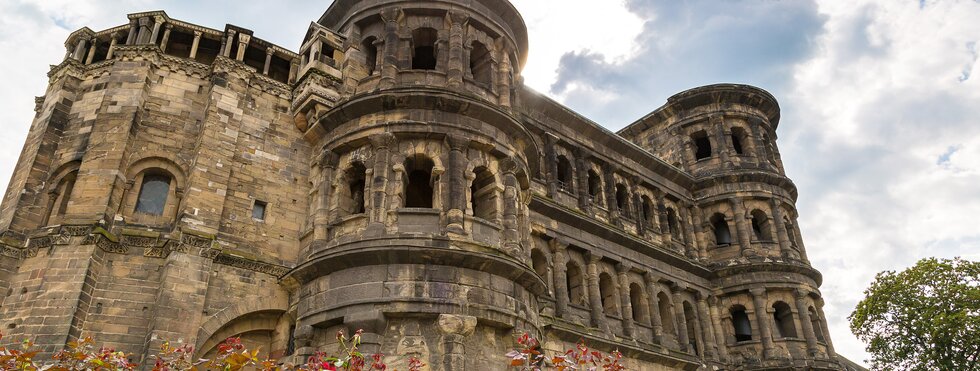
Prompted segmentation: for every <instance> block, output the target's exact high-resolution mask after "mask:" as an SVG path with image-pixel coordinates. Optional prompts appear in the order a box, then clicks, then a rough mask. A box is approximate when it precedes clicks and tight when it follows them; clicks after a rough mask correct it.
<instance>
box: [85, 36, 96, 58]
mask: <svg viewBox="0 0 980 371" xmlns="http://www.w3.org/2000/svg"><path fill="white" fill-rule="evenodd" d="M98 43H99V39H96V38H94V37H93V38H92V40H89V46H88V54H86V55H87V57H85V64H92V61H94V60H95V47H96V44H98Z"/></svg>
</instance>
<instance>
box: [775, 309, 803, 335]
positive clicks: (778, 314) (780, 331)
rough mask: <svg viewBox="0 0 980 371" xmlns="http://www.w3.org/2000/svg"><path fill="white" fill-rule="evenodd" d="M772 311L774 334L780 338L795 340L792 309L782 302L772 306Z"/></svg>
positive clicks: (794, 323) (794, 322)
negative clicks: (774, 325)
mask: <svg viewBox="0 0 980 371" xmlns="http://www.w3.org/2000/svg"><path fill="white" fill-rule="evenodd" d="M772 309H773V313H772V319H773V322H774V323H775V324H776V334H777V335H779V337H780V338H796V337H797V335H796V321H794V320H793V308H792V307H790V306H789V304H786V302H784V301H777V302H775V303H773V304H772Z"/></svg>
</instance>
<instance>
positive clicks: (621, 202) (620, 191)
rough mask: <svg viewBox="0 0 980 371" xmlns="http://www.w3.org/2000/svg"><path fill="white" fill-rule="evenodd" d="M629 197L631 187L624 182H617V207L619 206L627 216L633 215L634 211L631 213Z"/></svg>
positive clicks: (621, 211) (620, 210)
mask: <svg viewBox="0 0 980 371" xmlns="http://www.w3.org/2000/svg"><path fill="white" fill-rule="evenodd" d="M629 199H630V192H629V189H628V188H626V186H625V185H623V184H616V208H618V209H619V212H620V213H621V214H622V215H623V216H624V217H627V218H631V217H632V213H630V201H629Z"/></svg>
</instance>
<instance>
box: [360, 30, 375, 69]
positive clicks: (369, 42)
mask: <svg viewBox="0 0 980 371" xmlns="http://www.w3.org/2000/svg"><path fill="white" fill-rule="evenodd" d="M376 41H377V38H375V37H374V36H371V37H369V38H366V39H364V41H363V42H361V50H363V51H364V67H365V68H366V69H367V74H368V76H371V75H373V74H374V71H375V70H377V68H378V47H377V45H374V43H375V42H376Z"/></svg>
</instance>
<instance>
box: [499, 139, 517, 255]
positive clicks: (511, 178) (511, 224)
mask: <svg viewBox="0 0 980 371" xmlns="http://www.w3.org/2000/svg"><path fill="white" fill-rule="evenodd" d="M517 170H518V165H517V161H516V160H515V159H513V158H507V159H505V160H504V161H501V162H500V171H501V172H503V180H504V213H503V214H504V220H503V225H504V247H506V248H507V249H508V250H509V251H518V250H519V249H520V233H519V232H518V231H519V229H518V228H520V226H519V225H518V223H517V213H518V207H517V205H518V203H520V202H521V197H520V193H521V187H520V184H518V182H517Z"/></svg>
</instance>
